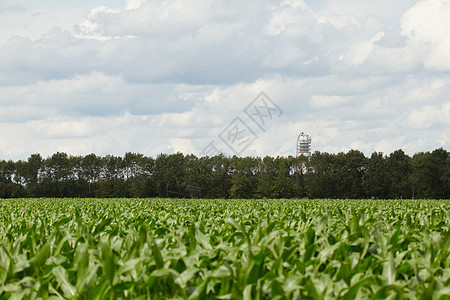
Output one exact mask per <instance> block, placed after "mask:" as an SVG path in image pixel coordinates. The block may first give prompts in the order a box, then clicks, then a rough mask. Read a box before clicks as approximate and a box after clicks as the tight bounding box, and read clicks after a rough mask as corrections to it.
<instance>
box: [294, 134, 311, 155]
mask: <svg viewBox="0 0 450 300" xmlns="http://www.w3.org/2000/svg"><path fill="white" fill-rule="evenodd" d="M300 155H304V156H308V158H311V137H310V136H309V135H307V134H306V133H304V132H302V133H300V134H299V135H298V138H297V156H300Z"/></svg>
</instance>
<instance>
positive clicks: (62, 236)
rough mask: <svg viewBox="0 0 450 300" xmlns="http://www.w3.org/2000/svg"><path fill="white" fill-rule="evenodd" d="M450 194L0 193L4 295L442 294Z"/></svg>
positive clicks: (0, 292) (447, 270)
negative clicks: (205, 196)
mask: <svg viewBox="0 0 450 300" xmlns="http://www.w3.org/2000/svg"><path fill="white" fill-rule="evenodd" d="M449 213H450V202H449V201H448V200H440V201H438V200H402V201H394V200H391V201H381V200H380V201H377V200H185V199H15V200H0V240H1V244H0V299H14V298H15V299H23V298H26V299H35V298H40V297H43V298H55V299H56V298H57V299H61V298H73V299H112V298H114V299H117V298H119V299H120V298H125V299H138V298H143V299H148V298H151V299H159V298H160V297H163V298H179V299H205V298H212V299H333V298H342V299H367V298H371V299H385V298H388V297H394V298H395V299H419V298H420V299H450V279H449V278H450V258H449V256H450V255H449V250H450V233H449V221H450V217H449Z"/></svg>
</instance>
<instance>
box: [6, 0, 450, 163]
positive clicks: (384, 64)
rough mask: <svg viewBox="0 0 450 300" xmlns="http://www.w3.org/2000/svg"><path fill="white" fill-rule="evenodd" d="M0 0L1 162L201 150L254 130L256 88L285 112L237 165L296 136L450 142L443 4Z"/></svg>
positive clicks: (285, 148)
mask: <svg viewBox="0 0 450 300" xmlns="http://www.w3.org/2000/svg"><path fill="white" fill-rule="evenodd" d="M8 1H9V0H8ZM11 3H12V2H11ZM11 3H10V2H7V3H6V4H5V5H3V6H1V7H0V13H1V16H2V18H1V20H0V36H1V39H0V130H2V132H4V134H3V135H2V139H1V140H0V159H2V158H3V157H6V158H25V157H26V156H27V155H28V154H30V153H33V152H41V153H42V154H43V155H44V156H45V155H50V154H51V153H53V152H55V151H66V152H68V153H70V154H86V153H90V152H95V153H98V154H100V155H103V154H116V155H122V154H123V153H125V152H128V151H133V152H142V153H144V154H146V155H157V154H158V153H160V152H174V151H182V152H193V153H195V154H199V153H200V152H201V150H202V149H203V148H204V147H205V146H206V145H207V144H208V143H209V142H210V141H211V140H216V141H218V143H219V142H220V141H219V140H218V137H217V135H218V134H219V133H220V132H221V131H222V130H223V129H224V128H225V126H227V124H229V123H230V122H231V121H232V120H233V119H234V118H235V117H238V116H239V117H242V119H243V120H245V122H248V125H249V126H255V125H254V124H252V123H251V122H252V121H251V120H250V119H248V118H247V119H246V118H245V117H246V115H245V114H244V113H243V109H244V108H245V107H246V106H247V105H248V104H249V103H250V102H251V101H252V100H253V99H254V98H255V97H256V96H257V95H258V94H259V93H260V92H261V91H265V92H266V93H267V94H268V95H269V97H271V98H272V99H273V101H275V102H276V103H277V105H278V106H279V107H280V108H281V109H282V110H283V115H282V116H281V117H280V118H278V119H276V120H273V121H272V122H270V123H268V127H267V128H265V131H264V130H261V129H258V127H257V126H256V127H252V128H253V129H254V130H255V132H256V133H257V134H258V139H257V140H256V141H255V142H254V143H253V144H252V145H250V146H249V148H248V149H247V150H246V152H244V153H243V155H260V156H264V155H289V154H294V151H295V139H296V137H297V134H298V132H300V131H305V132H308V133H310V134H311V135H312V137H313V151H315V150H320V151H329V152H336V151H344V150H345V151H347V150H349V149H350V148H358V149H360V150H362V151H364V152H365V153H366V154H370V153H371V152H372V151H375V150H376V151H383V152H385V153H387V152H389V151H393V150H395V149H398V148H404V149H405V151H409V153H413V152H415V151H426V150H433V148H435V147H448V145H449V139H448V134H446V132H447V131H448V128H449V123H448V122H449V121H448V120H449V119H450V117H449V111H448V109H449V104H448V103H449V102H448V94H449V93H450V77H449V75H448V70H449V69H450V60H449V58H448V54H447V53H449V52H450V51H449V45H450V44H449V43H450V34H449V28H450V24H449V23H448V22H449V21H448V18H447V17H448V15H449V1H447V0H442V1H437V0H421V1H416V0H399V1H396V2H395V3H393V2H392V1H387V0H382V1H377V2H370V3H369V2H364V1H355V0H339V1H321V2H308V4H306V2H304V1H301V0H297V1H283V2H281V3H274V2H271V1H262V2H258V3H256V2H251V1H250V2H248V1H238V0H233V1H231V2H225V1H219V2H215V3H214V4H212V3H211V2H208V1H203V0H202V1H181V0H180V1H178V0H177V1H144V0H128V1H114V2H105V1H103V0H95V1H93V2H89V3H88V4H86V3H84V2H83V3H84V4H83V5H82V4H73V3H72V4H68V3H66V4H62V3H63V2H61V3H60V4H58V5H56V6H55V7H54V8H52V9H50V8H49V7H51V5H50V4H48V3H47V2H45V1H44V2H40V3H34V4H31V3H30V4H27V3H25V2H24V3H22V2H20V1H19V2H17V5H23V9H17V10H15V11H13V10H11V9H8V7H11ZM65 5H66V6H65ZM72 5H73V6H74V7H72ZM388 5H389V9H386V7H387V6H388ZM39 11H42V13H41V14H36V13H37V12H39ZM70 11H73V13H74V14H73V15H70V14H69V12H70ZM23 24H26V25H25V29H21V28H22V27H20V26H24V25H23ZM31 27H33V28H31ZM28 29H30V30H28ZM31 29H32V30H31ZM221 147H222V148H223V149H224V150H225V149H226V146H225V145H224V144H221ZM228 151H229V150H228ZM411 151H412V152H411ZM227 153H228V154H233V153H232V152H227Z"/></svg>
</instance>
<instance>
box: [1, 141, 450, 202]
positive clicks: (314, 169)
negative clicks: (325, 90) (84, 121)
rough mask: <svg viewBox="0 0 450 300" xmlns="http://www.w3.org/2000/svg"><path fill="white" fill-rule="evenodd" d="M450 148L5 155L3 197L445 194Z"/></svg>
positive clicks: (442, 196)
mask: <svg viewBox="0 0 450 300" xmlns="http://www.w3.org/2000/svg"><path fill="white" fill-rule="evenodd" d="M449 173H450V158H449V152H448V151H446V150H445V149H443V148H439V149H436V150H434V151H432V152H420V153H416V154H414V155H413V156H412V157H410V156H408V155H407V154H405V153H404V152H403V151H402V150H397V151H394V152H392V153H390V154H389V155H384V154H383V153H380V152H374V153H373V154H372V155H371V156H370V157H366V156H365V155H364V154H363V153H362V152H360V151H358V150H351V151H349V152H347V153H343V152H341V153H338V154H330V153H326V152H318V151H317V152H315V153H314V154H312V156H311V158H310V159H308V158H307V157H304V156H300V157H292V156H289V157H280V156H279V157H270V156H266V157H264V158H260V157H237V156H233V157H227V156H224V155H218V156H214V157H197V156H195V155H192V154H191V155H184V154H182V153H176V154H160V155H158V156H157V157H156V158H152V157H147V156H144V155H142V154H139V153H131V152H129V153H126V154H125V155H124V156H123V157H120V156H113V155H106V156H103V157H102V156H97V155H95V154H89V155H85V156H71V155H68V154H66V153H64V152H57V153H55V154H53V155H52V156H50V157H48V158H43V157H42V156H41V155H40V154H32V155H30V157H29V158H28V159H27V160H19V161H12V160H8V161H6V160H1V161H0V198H15V197H101V198H103V197H180V198H182V197H184V198H303V197H309V198H380V199H388V198H433V199H448V198H449V195H450V193H449V185H450V184H449V183H450V176H449Z"/></svg>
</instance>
